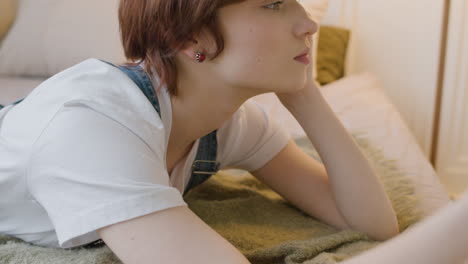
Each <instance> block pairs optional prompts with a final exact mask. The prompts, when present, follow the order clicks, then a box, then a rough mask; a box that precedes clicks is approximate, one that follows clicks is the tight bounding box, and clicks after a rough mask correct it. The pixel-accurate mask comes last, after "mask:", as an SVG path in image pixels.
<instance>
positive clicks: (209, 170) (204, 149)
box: [101, 60, 220, 196]
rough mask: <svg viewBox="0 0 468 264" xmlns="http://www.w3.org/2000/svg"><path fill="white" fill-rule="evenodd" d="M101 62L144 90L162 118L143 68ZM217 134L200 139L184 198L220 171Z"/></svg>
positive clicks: (151, 86)
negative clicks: (120, 72) (122, 73)
mask: <svg viewBox="0 0 468 264" xmlns="http://www.w3.org/2000/svg"><path fill="white" fill-rule="evenodd" d="M101 61H102V62H105V63H107V64H109V65H112V66H114V67H116V68H118V69H120V70H122V71H123V72H124V73H125V74H127V76H128V77H129V78H130V79H132V80H133V81H134V82H135V84H136V85H137V86H138V87H139V88H140V89H141V90H142V92H143V93H144V94H145V95H146V97H148V99H149V100H150V102H151V103H152V104H153V106H154V108H155V109H156V111H157V112H158V114H159V116H160V117H161V112H160V106H159V101H158V97H157V96H155V93H154V88H153V85H152V83H151V80H150V79H149V78H148V75H147V74H146V73H145V71H144V70H143V68H142V67H141V66H139V65H137V66H133V67H132V66H116V65H114V64H112V63H110V62H107V61H103V60H101ZM217 132H218V130H217V129H216V130H214V131H212V132H210V133H209V134H207V135H206V136H203V137H202V138H200V143H199V145H198V150H197V155H196V156H195V161H194V162H193V164H192V168H191V177H190V180H189V182H188V184H187V186H186V187H185V190H184V193H183V196H185V194H186V193H187V192H188V191H189V190H191V189H193V188H195V187H196V186H198V185H200V184H202V183H203V182H204V181H206V180H207V179H208V178H210V177H211V176H212V175H213V174H215V173H216V172H217V171H218V170H219V166H220V162H218V161H217V160H216V157H217V151H218V141H217V138H216V135H217Z"/></svg>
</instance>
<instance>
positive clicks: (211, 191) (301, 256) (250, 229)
mask: <svg viewBox="0 0 468 264" xmlns="http://www.w3.org/2000/svg"><path fill="white" fill-rule="evenodd" d="M352 136H353V138H354V139H355V140H356V143H358V145H359V147H360V148H361V150H362V152H363V153H364V154H365V156H366V157H367V158H368V159H369V161H370V163H371V165H372V166H373V168H374V170H375V172H376V174H377V175H378V177H380V179H381V180H382V182H383V184H384V186H385V190H386V191H387V193H388V195H389V197H390V200H391V202H392V205H393V207H394V209H395V212H396V213H397V217H398V222H399V225H400V231H401V232H403V231H404V230H405V229H406V228H407V227H409V226H410V225H412V224H414V223H416V222H418V221H420V220H422V213H421V212H422V211H421V210H420V205H419V201H418V197H417V196H416V195H415V192H414V184H413V182H412V181H411V179H410V178H409V177H407V176H406V175H405V174H404V173H402V172H400V171H399V170H398V168H397V166H396V163H395V160H390V159H387V158H386V157H385V156H384V155H383V154H382V151H381V150H380V149H379V148H378V147H376V146H374V145H373V144H370V143H369V141H368V140H366V138H365V137H362V136H359V134H358V133H353V134H352ZM296 142H297V144H298V145H299V146H300V147H301V148H302V149H303V150H304V151H305V152H306V153H307V154H309V155H310V156H312V157H313V158H315V159H316V160H318V161H320V162H322V161H321V159H320V157H319V155H318V154H317V152H316V151H315V148H314V147H313V145H312V144H311V143H310V141H309V140H308V139H307V138H300V139H296ZM185 200H186V202H187V204H188V205H189V207H190V209H191V210H192V211H193V212H194V213H196V214H197V215H198V216H199V217H200V218H201V219H203V221H205V222H206V223H207V224H208V225H210V226H211V227H212V228H213V229H214V230H216V231H217V232H218V233H219V234H220V235H221V236H223V237H224V238H226V239H227V240H228V241H229V242H230V243H232V244H233V245H234V246H235V247H236V248H237V249H238V250H239V251H241V252H242V253H243V254H244V255H245V256H246V257H247V258H248V259H249V261H250V262H251V263H255V264H260V263H268V264H277V263H287V264H295V263H303V264H319V263H320V264H331V263H337V262H340V261H342V260H345V259H347V258H349V257H351V256H353V255H356V254H359V253H361V252H363V251H365V250H368V249H370V248H373V247H375V246H376V245H378V244H380V243H382V242H379V241H373V240H371V239H369V238H368V237H367V236H366V235H365V234H364V233H362V232H358V231H355V230H342V231H339V230H337V229H335V228H333V227H331V226H329V225H326V224H324V223H321V222H320V221H318V220H316V219H315V218H313V217H310V216H309V215H307V214H305V213H304V212H302V211H301V210H299V209H298V208H296V207H294V206H293V205H292V204H290V203H288V202H286V200H284V199H283V198H282V197H281V196H279V195H278V194H277V193H276V192H274V191H273V190H271V189H269V188H268V187H267V186H266V185H264V184H262V183H261V182H260V181H258V180H257V179H256V178H255V177H253V176H252V175H251V174H250V173H248V172H245V173H244V174H243V175H236V174H233V173H230V172H229V170H225V171H219V172H218V173H217V174H215V175H213V176H212V177H211V178H210V179H209V180H207V181H206V182H204V183H203V184H202V185H199V186H198V187H197V188H194V189H192V190H191V191H190V192H189V193H187V195H186V197H185ZM6 263H34V264H59V263H60V264H62V263H67V264H85V263H86V264H90V263H96V264H113V263H122V262H121V261H120V260H119V259H118V258H117V257H116V256H115V255H114V254H113V253H112V251H111V250H110V249H109V248H108V247H107V246H105V245H104V246H101V247H95V248H81V247H79V248H73V249H57V248H44V247H40V246H35V245H32V244H30V243H26V242H24V241H22V240H19V239H17V238H13V237H9V236H5V235H0V264H6Z"/></svg>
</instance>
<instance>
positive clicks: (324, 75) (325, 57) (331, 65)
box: [317, 25, 350, 85]
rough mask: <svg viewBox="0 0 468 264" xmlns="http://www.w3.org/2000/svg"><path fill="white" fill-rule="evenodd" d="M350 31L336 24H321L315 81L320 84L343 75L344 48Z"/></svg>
mask: <svg viewBox="0 0 468 264" xmlns="http://www.w3.org/2000/svg"><path fill="white" fill-rule="evenodd" d="M349 37H350V31H349V30H348V29H345V28H341V27H336V26H326V25H321V26H320V31H319V40H318V51H317V81H318V82H319V83H320V84H321V85H325V84H327V83H330V82H333V81H335V80H338V79H340V78H342V77H343V76H344V73H345V60H346V50H347V48H348V42H349Z"/></svg>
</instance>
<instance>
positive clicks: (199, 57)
mask: <svg viewBox="0 0 468 264" xmlns="http://www.w3.org/2000/svg"><path fill="white" fill-rule="evenodd" d="M195 59H196V60H197V61H198V62H203V61H204V60H205V54H204V53H203V52H197V54H196V55H195Z"/></svg>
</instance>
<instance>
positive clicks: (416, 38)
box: [322, 0, 444, 159]
mask: <svg viewBox="0 0 468 264" xmlns="http://www.w3.org/2000/svg"><path fill="white" fill-rule="evenodd" d="M443 6H444V0H411V1H407V0H392V1H388V0H330V5H329V10H328V13H327V15H326V16H325V17H324V19H323V20H322V24H323V25H336V26H341V27H345V28H348V29H350V30H351V39H350V43H349V47H348V54H347V55H348V57H347V64H346V75H349V74H353V73H358V72H363V71H371V72H373V73H374V74H376V75H377V76H378V77H379V78H380V80H381V81H382V87H383V88H384V90H385V92H386V94H387V95H388V96H389V98H390V100H391V101H392V102H393V103H394V104H395V105H396V107H397V108H398V109H399V111H400V112H401V114H402V116H403V118H404V120H405V121H406V123H407V124H408V126H409V128H410V130H411V131H412V132H413V133H414V135H415V137H416V140H417V142H418V143H419V145H420V147H421V149H422V151H423V152H424V154H425V155H426V157H427V158H428V159H429V158H430V155H431V148H432V133H433V132H432V131H433V125H434V111H435V104H434V102H435V98H436V91H437V80H438V67H439V61H440V58H439V54H440V48H441V35H442V25H443V23H442V22H443Z"/></svg>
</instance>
